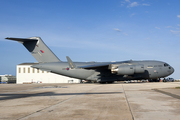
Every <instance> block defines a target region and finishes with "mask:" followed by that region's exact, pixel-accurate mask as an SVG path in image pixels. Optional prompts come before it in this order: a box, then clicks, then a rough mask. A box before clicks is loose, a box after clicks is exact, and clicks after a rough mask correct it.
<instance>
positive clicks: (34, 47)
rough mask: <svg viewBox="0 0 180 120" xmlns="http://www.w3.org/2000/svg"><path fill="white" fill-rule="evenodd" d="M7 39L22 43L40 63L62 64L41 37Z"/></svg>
mask: <svg viewBox="0 0 180 120" xmlns="http://www.w3.org/2000/svg"><path fill="white" fill-rule="evenodd" d="M6 39H9V40H14V41H18V42H20V43H22V44H23V45H24V46H25V47H26V48H27V50H28V51H29V52H30V53H31V55H32V56H33V57H34V58H35V59H36V60H37V61H38V62H42V63H44V62H61V61H60V60H59V58H58V57H57V56H56V55H55V54H54V53H53V52H52V51H51V50H50V49H49V48H48V47H47V45H46V44H45V43H44V42H43V41H42V39H41V38H40V37H30V38H6Z"/></svg>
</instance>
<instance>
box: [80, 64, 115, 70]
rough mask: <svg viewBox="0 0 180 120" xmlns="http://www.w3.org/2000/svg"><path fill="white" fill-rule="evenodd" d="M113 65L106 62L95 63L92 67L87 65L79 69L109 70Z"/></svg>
mask: <svg viewBox="0 0 180 120" xmlns="http://www.w3.org/2000/svg"><path fill="white" fill-rule="evenodd" d="M111 64H113V63H112V62H105V63H95V64H92V65H85V66H78V68H83V69H102V68H104V69H108V67H109V65H111Z"/></svg>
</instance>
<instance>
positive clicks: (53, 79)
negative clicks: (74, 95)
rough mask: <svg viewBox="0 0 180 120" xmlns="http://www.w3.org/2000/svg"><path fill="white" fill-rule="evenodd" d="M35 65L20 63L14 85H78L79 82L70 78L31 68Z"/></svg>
mask: <svg viewBox="0 0 180 120" xmlns="http://www.w3.org/2000/svg"><path fill="white" fill-rule="evenodd" d="M35 64H37V63H22V64H19V65H17V67H16V75H17V76H16V77H17V80H16V83H17V84H30V83H80V81H81V80H79V79H76V78H70V77H66V76H62V75H58V74H55V73H51V72H48V71H42V70H39V69H35V68H31V66H32V65H35Z"/></svg>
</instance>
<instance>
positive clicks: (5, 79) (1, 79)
mask: <svg viewBox="0 0 180 120" xmlns="http://www.w3.org/2000/svg"><path fill="white" fill-rule="evenodd" d="M0 83H1V84H5V83H16V76H13V75H0Z"/></svg>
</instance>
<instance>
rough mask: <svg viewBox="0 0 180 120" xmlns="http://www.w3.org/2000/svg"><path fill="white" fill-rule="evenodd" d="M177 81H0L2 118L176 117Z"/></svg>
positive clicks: (160, 119)
mask: <svg viewBox="0 0 180 120" xmlns="http://www.w3.org/2000/svg"><path fill="white" fill-rule="evenodd" d="M178 86H180V82H168V83H162V82H161V83H130V84H1V85H0V119H1V120H7V119H8V120H14V119H17V120H35V119H38V120H45V119H47V120H49V119H51V120H60V119H61V120H133V119H135V120H152V119H154V120H179V119H180V99H179V96H180V89H174V87H178Z"/></svg>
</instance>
